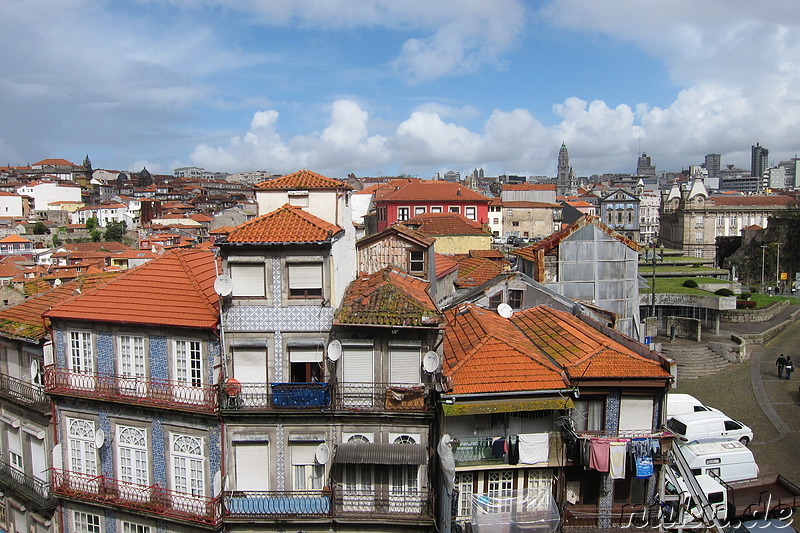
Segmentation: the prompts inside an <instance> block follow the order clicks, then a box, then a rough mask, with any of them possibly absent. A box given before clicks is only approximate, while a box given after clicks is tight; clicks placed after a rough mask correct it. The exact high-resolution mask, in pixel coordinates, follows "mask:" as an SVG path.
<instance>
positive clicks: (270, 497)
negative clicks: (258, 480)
mask: <svg viewBox="0 0 800 533" xmlns="http://www.w3.org/2000/svg"><path fill="white" fill-rule="evenodd" d="M223 512H224V516H226V517H232V518H277V517H280V518H288V517H309V518H312V517H319V518H321V517H327V516H330V514H331V493H330V492H327V493H324V492H321V491H318V490H314V491H298V490H295V491H291V490H285V491H280V490H278V491H246V492H243V491H234V492H226V493H225V494H224V496H223Z"/></svg>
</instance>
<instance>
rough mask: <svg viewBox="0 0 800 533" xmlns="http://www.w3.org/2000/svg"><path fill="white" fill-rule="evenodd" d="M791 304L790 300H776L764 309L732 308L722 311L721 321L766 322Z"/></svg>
mask: <svg viewBox="0 0 800 533" xmlns="http://www.w3.org/2000/svg"><path fill="white" fill-rule="evenodd" d="M788 306H789V300H781V301H780V302H775V303H772V304H770V305H768V306H767V307H764V308H762V309H730V310H727V311H720V314H719V320H720V322H766V321H768V320H772V319H773V318H775V316H776V315H777V314H778V313H780V312H781V311H783V310H784V309H786V308H787V307H788Z"/></svg>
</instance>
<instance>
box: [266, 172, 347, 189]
mask: <svg viewBox="0 0 800 533" xmlns="http://www.w3.org/2000/svg"><path fill="white" fill-rule="evenodd" d="M254 187H255V188H256V189H352V187H351V186H350V185H348V184H347V183H345V182H343V181H339V180H335V179H333V178H328V177H326V176H323V175H321V174H317V173H316V172H311V171H310V170H306V169H303V170H299V171H297V172H295V173H293V174H287V175H286V176H283V177H280V178H275V179H271V180H267V181H262V182H261V183H256V184H255V186H254Z"/></svg>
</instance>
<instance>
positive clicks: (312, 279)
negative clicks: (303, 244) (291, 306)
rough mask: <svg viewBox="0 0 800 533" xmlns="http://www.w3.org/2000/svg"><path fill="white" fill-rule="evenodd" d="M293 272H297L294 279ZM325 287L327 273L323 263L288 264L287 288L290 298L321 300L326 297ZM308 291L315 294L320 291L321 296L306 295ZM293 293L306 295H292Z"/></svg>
mask: <svg viewBox="0 0 800 533" xmlns="http://www.w3.org/2000/svg"><path fill="white" fill-rule="evenodd" d="M312 269H313V270H312ZM293 270H294V271H295V275H294V277H293V276H292V271H293ZM324 285H325V272H324V268H323V263H322V261H311V262H307V263H305V262H304V263H301V262H287V263H286V288H287V292H288V295H289V298H292V299H297V298H300V299H302V298H306V299H311V298H313V299H321V298H323V297H324V296H325V289H324ZM308 290H313V291H315V292H316V291H317V290H319V294H308V293H305V291H308ZM293 291H303V292H304V294H292V292H293Z"/></svg>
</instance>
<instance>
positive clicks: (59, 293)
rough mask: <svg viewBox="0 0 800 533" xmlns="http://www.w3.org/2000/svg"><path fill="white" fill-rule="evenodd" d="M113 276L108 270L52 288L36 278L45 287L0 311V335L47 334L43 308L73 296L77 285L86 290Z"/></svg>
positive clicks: (31, 336)
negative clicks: (98, 274) (106, 272)
mask: <svg viewBox="0 0 800 533" xmlns="http://www.w3.org/2000/svg"><path fill="white" fill-rule="evenodd" d="M112 278H113V276H112V275H110V274H103V275H100V276H89V277H84V278H79V279H76V280H73V281H69V282H67V283H64V284H62V285H59V286H58V287H56V288H55V289H54V288H53V287H51V286H50V285H48V284H47V283H46V282H44V281H41V280H39V281H36V282H35V283H37V284H42V288H43V289H44V290H42V291H40V292H38V293H32V294H35V296H30V297H29V298H27V299H26V300H23V301H22V302H20V303H18V304H16V305H12V306H11V307H8V308H6V309H3V310H2V311H0V335H3V336H6V337H13V338H22V339H27V340H31V341H37V340H40V339H43V338H45V337H47V336H48V331H47V328H46V327H45V322H44V321H43V320H42V314H43V313H44V312H45V311H47V310H48V309H50V308H51V307H53V306H54V305H57V304H59V303H61V302H63V301H64V300H67V299H69V298H72V297H73V296H74V292H75V290H76V289H78V290H81V291H88V290H91V289H92V288H94V287H97V286H98V285H102V284H105V283H107V282H108V281H109V280H110V279H112Z"/></svg>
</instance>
